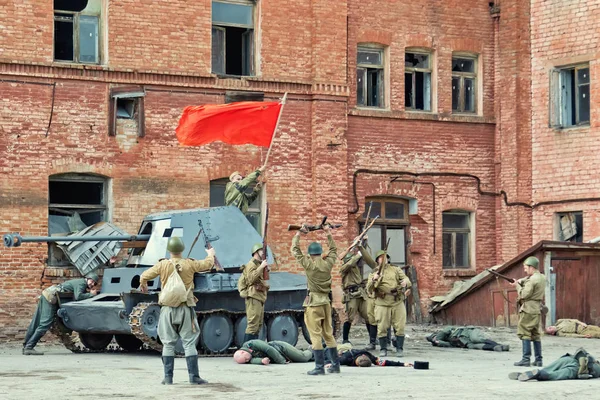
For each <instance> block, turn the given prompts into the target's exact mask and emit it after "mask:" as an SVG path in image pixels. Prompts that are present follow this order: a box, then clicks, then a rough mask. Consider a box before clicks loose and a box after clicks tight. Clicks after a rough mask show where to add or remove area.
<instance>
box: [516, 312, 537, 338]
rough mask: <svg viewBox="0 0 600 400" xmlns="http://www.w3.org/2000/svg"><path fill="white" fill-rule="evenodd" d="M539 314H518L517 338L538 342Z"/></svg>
mask: <svg viewBox="0 0 600 400" xmlns="http://www.w3.org/2000/svg"><path fill="white" fill-rule="evenodd" d="M540 324H541V314H529V313H526V312H520V313H519V324H518V325H517V336H518V337H519V339H521V340H533V341H538V340H540V338H541V333H540V332H541V329H540Z"/></svg>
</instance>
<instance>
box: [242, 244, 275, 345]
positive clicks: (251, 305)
mask: <svg viewBox="0 0 600 400" xmlns="http://www.w3.org/2000/svg"><path fill="white" fill-rule="evenodd" d="M262 255H263V245H262V244H261V243H257V244H255V245H254V246H252V259H251V260H250V261H249V262H248V264H246V265H245V266H244V267H242V273H243V274H244V279H245V281H246V293H247V296H246V318H247V320H248V324H247V325H246V334H245V336H244V342H247V341H248V340H252V339H258V335H259V333H260V329H261V328H262V325H263V323H264V320H265V302H266V301H267V291H268V290H269V286H268V285H267V283H266V282H265V280H264V279H263V277H264V275H263V273H264V270H265V268H266V267H267V260H265V261H262Z"/></svg>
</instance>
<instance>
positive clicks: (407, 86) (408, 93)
mask: <svg viewBox="0 0 600 400" xmlns="http://www.w3.org/2000/svg"><path fill="white" fill-rule="evenodd" d="M404 106H405V107H406V108H414V104H413V74H412V72H407V73H405V74H404Z"/></svg>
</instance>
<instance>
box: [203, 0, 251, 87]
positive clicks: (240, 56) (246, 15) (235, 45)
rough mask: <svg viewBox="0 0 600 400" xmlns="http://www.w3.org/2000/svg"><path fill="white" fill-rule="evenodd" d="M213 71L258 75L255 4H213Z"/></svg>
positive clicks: (242, 2)
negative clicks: (255, 47) (256, 73)
mask: <svg viewBox="0 0 600 400" xmlns="http://www.w3.org/2000/svg"><path fill="white" fill-rule="evenodd" d="M211 62H212V72H213V73H215V74H221V75H236V76H248V75H253V74H254V2H251V1H236V2H233V1H231V2H226V1H213V2H212V61H211Z"/></svg>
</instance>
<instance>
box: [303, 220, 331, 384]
mask: <svg viewBox="0 0 600 400" xmlns="http://www.w3.org/2000/svg"><path fill="white" fill-rule="evenodd" d="M323 230H324V231H325V233H326V234H327V245H328V247H329V251H328V252H327V255H326V256H325V257H322V253H323V247H322V246H321V244H320V243H317V242H312V243H311V244H310V245H309V246H308V255H304V254H303V253H302V250H300V233H308V230H307V229H306V228H305V227H304V226H303V227H302V229H301V230H300V231H298V232H297V233H296V235H294V239H293V240H292V249H291V250H292V255H293V256H294V258H295V259H296V260H297V261H298V263H299V264H300V265H301V266H302V268H304V270H305V271H306V279H307V281H308V296H307V297H306V300H304V307H305V311H304V323H305V324H306V328H307V329H308V333H309V335H310V341H311V343H312V346H313V353H314V356H315V368H314V369H313V370H311V371H308V375H324V374H325V354H324V350H323V342H322V341H323V340H324V341H325V344H326V345H327V352H328V356H329V359H330V360H331V366H330V367H329V368H328V369H327V372H330V373H339V372H340V363H339V360H338V353H337V343H336V341H335V337H334V336H333V321H332V315H331V312H332V310H331V270H332V268H333V265H334V264H335V262H336V259H337V247H336V245H335V242H334V241H333V237H332V236H331V230H330V227H329V225H325V226H323Z"/></svg>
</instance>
